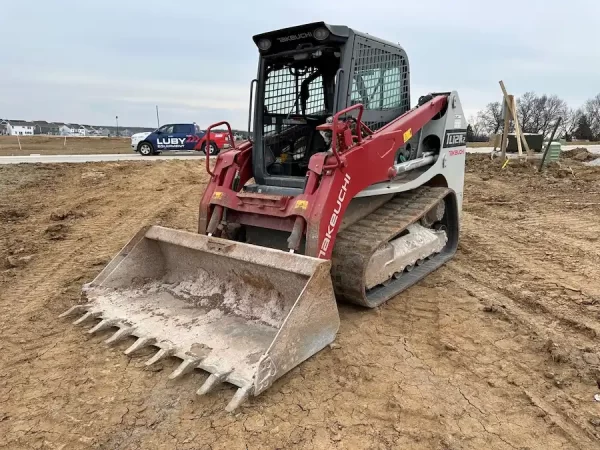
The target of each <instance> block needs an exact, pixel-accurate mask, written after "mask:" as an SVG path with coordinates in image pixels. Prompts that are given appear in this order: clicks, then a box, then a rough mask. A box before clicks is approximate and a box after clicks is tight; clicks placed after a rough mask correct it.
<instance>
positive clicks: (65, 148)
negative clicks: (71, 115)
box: [0, 136, 133, 156]
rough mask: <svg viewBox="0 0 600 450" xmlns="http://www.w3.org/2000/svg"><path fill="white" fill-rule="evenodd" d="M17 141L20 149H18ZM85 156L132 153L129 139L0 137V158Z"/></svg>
mask: <svg viewBox="0 0 600 450" xmlns="http://www.w3.org/2000/svg"><path fill="white" fill-rule="evenodd" d="M19 141H20V142H21V147H19ZM32 153H33V154H39V155H87V154H96V153H108V154H115V153H133V149H132V148H131V139H130V138H117V137H112V138H109V137H67V138H66V139H65V137H64V136H20V137H19V139H17V136H0V156H24V155H30V154H32Z"/></svg>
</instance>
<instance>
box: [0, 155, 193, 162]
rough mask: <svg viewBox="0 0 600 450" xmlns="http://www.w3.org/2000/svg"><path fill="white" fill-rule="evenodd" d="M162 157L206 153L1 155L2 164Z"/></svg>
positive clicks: (155, 159)
mask: <svg viewBox="0 0 600 450" xmlns="http://www.w3.org/2000/svg"><path fill="white" fill-rule="evenodd" d="M162 159H200V160H204V155H198V154H186V153H179V154H172V155H160V156H142V155H140V154H139V153H133V154H131V155H128V154H114V155H113V154H100V155H28V156H0V164H21V163H83V162H99V161H158V160H162Z"/></svg>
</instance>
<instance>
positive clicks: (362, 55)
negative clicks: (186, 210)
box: [245, 22, 410, 195]
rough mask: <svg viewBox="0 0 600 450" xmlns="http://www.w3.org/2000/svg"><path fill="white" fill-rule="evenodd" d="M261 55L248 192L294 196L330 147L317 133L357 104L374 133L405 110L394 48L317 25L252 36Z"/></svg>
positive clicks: (404, 70)
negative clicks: (252, 182) (314, 162)
mask: <svg viewBox="0 0 600 450" xmlns="http://www.w3.org/2000/svg"><path fill="white" fill-rule="evenodd" d="M253 39H254V42H255V44H256V46H257V47H258V49H259V53H260V59H259V66H258V77H257V81H258V87H257V94H256V101H255V103H254V114H253V116H254V128H253V132H254V133H253V134H254V139H253V141H254V143H253V156H252V157H253V167H254V179H255V182H256V184H255V185H249V186H246V187H245V189H246V190H248V191H254V192H263V193H271V194H281V195H297V194H299V193H301V192H302V190H303V188H304V183H305V178H306V173H307V170H308V162H309V160H310V158H311V156H313V155H314V154H315V153H319V152H325V151H327V150H329V147H330V145H329V144H330V143H329V142H328V141H327V140H326V139H325V138H324V136H323V135H322V133H321V132H320V131H318V130H317V129H316V128H317V126H319V125H321V124H324V123H326V121H327V119H328V118H329V117H331V116H333V115H334V114H335V113H336V112H337V111H340V110H342V109H344V108H346V107H348V106H350V105H353V104H355V103H362V104H363V105H364V106H365V111H364V114H363V121H364V122H365V123H366V124H367V126H369V127H370V128H371V129H372V130H374V131H375V130H377V129H379V128H381V127H382V126H384V125H385V124H387V123H389V122H391V121H392V120H394V119H396V118H397V117H399V116H400V115H402V114H404V113H405V112H406V111H408V110H409V109H410V93H409V68H408V58H407V56H406V53H405V52H404V50H403V49H402V48H401V47H399V46H398V45H395V44H392V43H389V42H386V41H382V40H379V39H375V38H373V37H371V36H369V35H366V34H362V33H359V32H357V31H354V30H352V29H350V28H348V27H346V26H336V25H328V24H325V23H323V22H316V23H312V24H306V25H301V26H296V27H292V28H286V29H282V30H277V31H272V32H269V33H263V34H259V35H256V36H254V38H253Z"/></svg>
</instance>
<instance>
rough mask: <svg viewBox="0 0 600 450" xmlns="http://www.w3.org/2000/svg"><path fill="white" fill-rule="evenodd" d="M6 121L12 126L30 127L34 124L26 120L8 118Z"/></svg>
mask: <svg viewBox="0 0 600 450" xmlns="http://www.w3.org/2000/svg"><path fill="white" fill-rule="evenodd" d="M8 123H10V124H11V125H12V126H29V127H32V126H34V125H35V123H33V122H28V121H27V120H9V121H8Z"/></svg>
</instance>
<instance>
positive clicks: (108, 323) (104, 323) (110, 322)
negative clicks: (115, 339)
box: [88, 319, 118, 334]
mask: <svg viewBox="0 0 600 450" xmlns="http://www.w3.org/2000/svg"><path fill="white" fill-rule="evenodd" d="M117 322H118V321H117V320H115V319H102V320H101V321H100V322H98V323H97V324H96V326H95V327H92V328H90V329H89V330H88V333H90V334H94V333H97V332H98V331H102V330H106V329H107V328H111V327H114V326H115V325H116V324H117Z"/></svg>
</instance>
